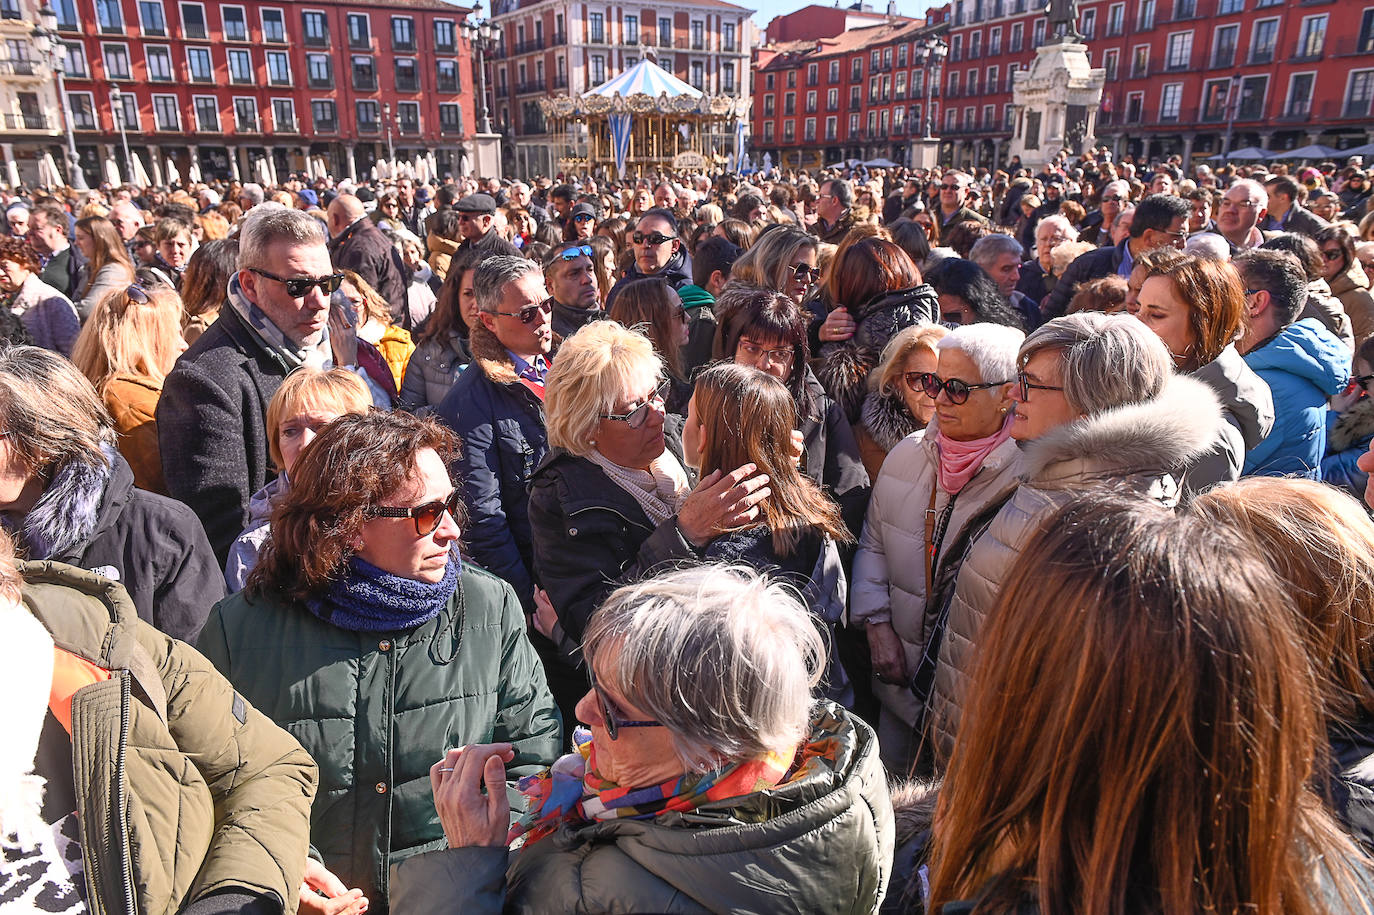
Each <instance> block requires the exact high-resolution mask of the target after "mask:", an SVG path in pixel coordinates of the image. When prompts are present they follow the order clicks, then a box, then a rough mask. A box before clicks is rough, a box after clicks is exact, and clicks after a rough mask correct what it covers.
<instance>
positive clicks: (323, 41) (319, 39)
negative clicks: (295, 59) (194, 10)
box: [200, 32, 329, 48]
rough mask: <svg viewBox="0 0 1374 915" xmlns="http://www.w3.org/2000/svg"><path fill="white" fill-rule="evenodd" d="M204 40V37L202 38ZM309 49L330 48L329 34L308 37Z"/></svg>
mask: <svg viewBox="0 0 1374 915" xmlns="http://www.w3.org/2000/svg"><path fill="white" fill-rule="evenodd" d="M200 37H201V38H204V37H205V36H204V35H201V36H200ZM303 43H304V44H305V46H306V47H307V48H327V47H329V33H328V32H326V33H325V34H323V35H306V36H305V39H304V42H303Z"/></svg>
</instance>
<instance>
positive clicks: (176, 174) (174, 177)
mask: <svg viewBox="0 0 1374 915" xmlns="http://www.w3.org/2000/svg"><path fill="white" fill-rule="evenodd" d="M166 173H167V183H168V184H180V183H181V171H180V170H179V169H178V168H177V164H176V163H175V162H173V161H172V157H171V156H168V157H167V167H166Z"/></svg>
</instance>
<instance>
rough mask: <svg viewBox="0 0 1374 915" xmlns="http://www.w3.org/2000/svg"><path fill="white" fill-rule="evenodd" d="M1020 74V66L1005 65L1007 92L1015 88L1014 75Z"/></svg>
mask: <svg viewBox="0 0 1374 915" xmlns="http://www.w3.org/2000/svg"><path fill="white" fill-rule="evenodd" d="M1019 72H1021V65H1020V64H1008V65H1007V91H1008V92H1010V91H1011V90H1012V89H1013V87H1015V86H1016V74H1017V73H1019Z"/></svg>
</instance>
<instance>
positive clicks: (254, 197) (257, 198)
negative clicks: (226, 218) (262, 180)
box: [239, 181, 265, 206]
mask: <svg viewBox="0 0 1374 915" xmlns="http://www.w3.org/2000/svg"><path fill="white" fill-rule="evenodd" d="M239 196H240V197H247V198H248V199H249V200H251V201H253V206H257V205H258V204H260V203H262V200H263V197H264V196H265V195H264V194H263V191H262V185H261V184H258V183H257V182H255V181H250V182H248V183H247V184H245V185H244V186H243V187H241V188H239Z"/></svg>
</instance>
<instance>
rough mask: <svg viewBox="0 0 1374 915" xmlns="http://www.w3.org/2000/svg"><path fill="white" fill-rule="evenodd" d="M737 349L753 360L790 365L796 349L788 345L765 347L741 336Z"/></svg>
mask: <svg viewBox="0 0 1374 915" xmlns="http://www.w3.org/2000/svg"><path fill="white" fill-rule="evenodd" d="M737 350H738V352H741V353H744V355H746V356H748V357H749V358H750V359H751V360H753V361H755V362H759V361H762V360H767V361H768V362H773V363H777V364H778V365H791V364H792V360H793V359H794V358H796V351H795V350H794V349H793V348H792V347H790V346H787V347H782V348H779V349H765V348H764V347H762V346H760V345H759V344H757V343H755V342H754V341H753V340H745V339H744V338H742V337H741V338H740V341H739V344H738V347H737Z"/></svg>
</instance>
